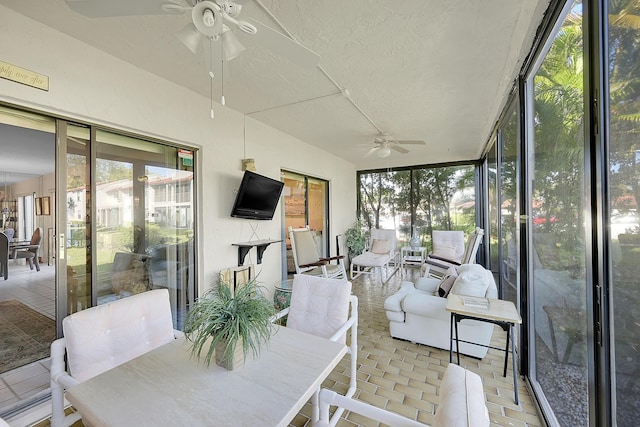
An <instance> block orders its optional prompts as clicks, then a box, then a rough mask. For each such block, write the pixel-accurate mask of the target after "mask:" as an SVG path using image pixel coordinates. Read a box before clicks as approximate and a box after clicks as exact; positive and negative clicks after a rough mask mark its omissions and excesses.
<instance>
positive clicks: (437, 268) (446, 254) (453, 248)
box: [425, 227, 484, 278]
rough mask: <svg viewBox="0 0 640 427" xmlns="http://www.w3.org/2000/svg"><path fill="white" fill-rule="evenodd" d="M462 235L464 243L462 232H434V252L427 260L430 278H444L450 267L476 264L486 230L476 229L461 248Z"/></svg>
mask: <svg viewBox="0 0 640 427" xmlns="http://www.w3.org/2000/svg"><path fill="white" fill-rule="evenodd" d="M461 235H462V239H463V242H464V233H463V232H462V231H439V230H433V233H432V237H433V252H431V253H430V254H429V256H428V257H427V259H426V260H425V263H426V264H427V265H428V266H429V271H428V274H429V275H430V276H433V277H437V278H442V277H444V276H445V275H446V274H447V270H449V268H450V267H459V266H460V265H462V264H475V262H476V253H477V252H478V247H479V246H480V243H481V242H482V236H484V230H483V229H482V228H479V227H476V229H475V230H473V232H472V233H471V234H469V237H468V238H467V242H466V244H464V243H463V246H462V247H461V246H460V237H461ZM461 249H462V250H461ZM458 254H459V255H458Z"/></svg>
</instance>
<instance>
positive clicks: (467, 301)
mask: <svg viewBox="0 0 640 427" xmlns="http://www.w3.org/2000/svg"><path fill="white" fill-rule="evenodd" d="M462 303H463V304H464V305H465V306H467V307H475V308H482V309H485V310H488V309H489V300H488V299H487V298H480V297H469V296H463V297H462Z"/></svg>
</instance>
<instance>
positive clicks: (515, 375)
mask: <svg viewBox="0 0 640 427" xmlns="http://www.w3.org/2000/svg"><path fill="white" fill-rule="evenodd" d="M509 334H510V335H511V363H512V364H513V392H514V393H515V398H516V405H517V404H518V372H517V367H516V346H515V345H514V343H515V341H514V339H513V325H511V324H509Z"/></svg>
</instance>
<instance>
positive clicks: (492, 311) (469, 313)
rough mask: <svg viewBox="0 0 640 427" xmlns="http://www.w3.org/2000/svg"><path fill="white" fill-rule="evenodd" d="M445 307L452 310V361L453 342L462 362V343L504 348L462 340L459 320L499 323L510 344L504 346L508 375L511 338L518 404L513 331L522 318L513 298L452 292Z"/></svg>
mask: <svg viewBox="0 0 640 427" xmlns="http://www.w3.org/2000/svg"><path fill="white" fill-rule="evenodd" d="M445 309H446V310H447V311H448V312H450V313H451V329H450V331H449V363H453V342H454V341H455V343H456V355H457V359H458V365H459V364H460V343H461V342H464V343H467V344H473V345H479V346H482V347H488V348H493V349H496V350H502V349H501V348H497V347H492V346H490V345H483V344H478V343H475V342H472V341H465V340H461V339H460V338H459V337H458V323H459V322H460V321H461V320H464V319H472V320H478V321H480V322H487V323H493V324H494V325H498V326H500V327H501V328H502V330H504V331H505V332H506V333H507V344H506V345H505V347H504V372H503V376H505V377H506V376H507V366H508V361H509V341H511V363H512V368H513V393H514V397H515V399H514V400H515V403H516V405H517V404H518V370H517V368H516V348H515V341H514V336H513V335H514V334H513V330H514V328H515V326H516V325H519V324H521V323H522V318H521V317H520V314H519V313H518V310H517V309H516V306H515V305H514V304H513V303H512V302H511V301H505V300H499V299H491V298H478V297H468V296H464V295H455V294H449V296H448V297H447V305H446V307H445Z"/></svg>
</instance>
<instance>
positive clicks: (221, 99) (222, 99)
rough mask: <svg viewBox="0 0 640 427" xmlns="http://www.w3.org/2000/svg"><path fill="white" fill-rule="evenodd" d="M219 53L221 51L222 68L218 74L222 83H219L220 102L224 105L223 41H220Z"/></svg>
mask: <svg viewBox="0 0 640 427" xmlns="http://www.w3.org/2000/svg"><path fill="white" fill-rule="evenodd" d="M220 53H221V55H220V64H221V65H222V67H221V68H222V70H221V71H220V72H221V74H220V76H221V79H220V80H221V82H222V85H221V89H222V90H221V92H222V97H221V98H220V103H221V104H222V105H223V106H224V105H225V104H226V102H225V100H224V43H220Z"/></svg>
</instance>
